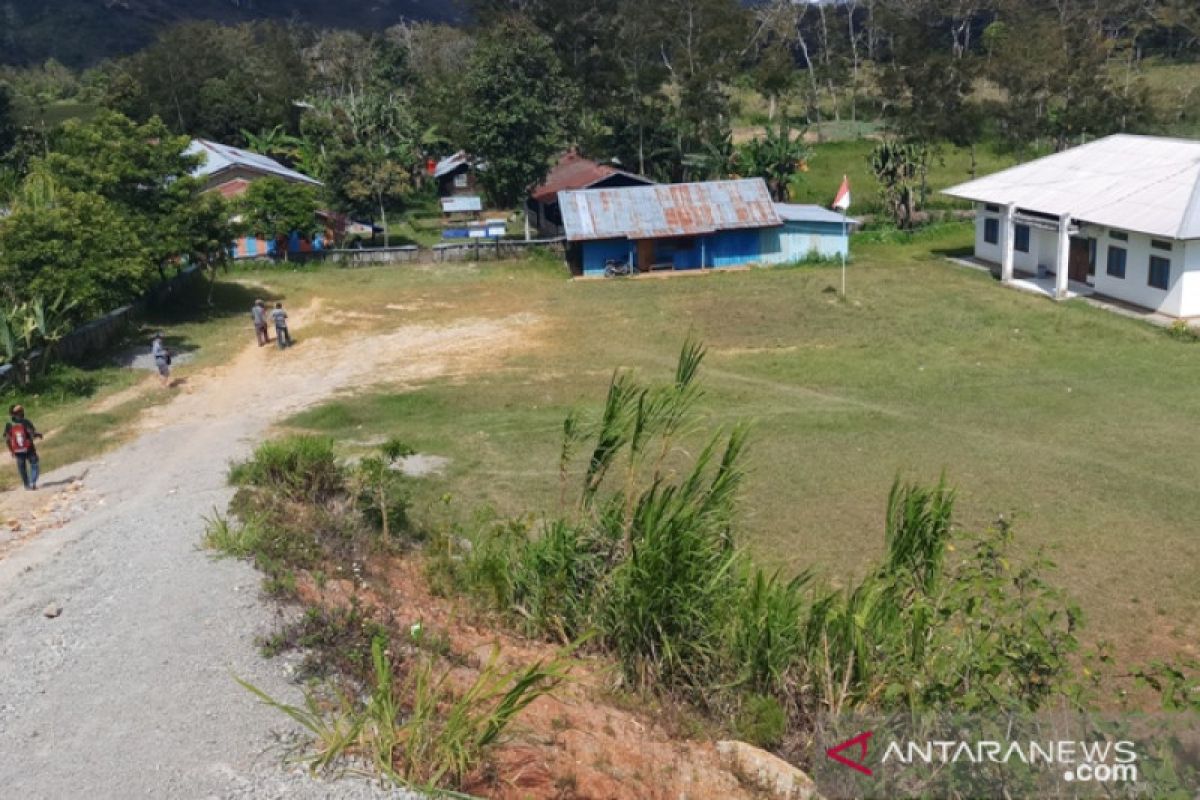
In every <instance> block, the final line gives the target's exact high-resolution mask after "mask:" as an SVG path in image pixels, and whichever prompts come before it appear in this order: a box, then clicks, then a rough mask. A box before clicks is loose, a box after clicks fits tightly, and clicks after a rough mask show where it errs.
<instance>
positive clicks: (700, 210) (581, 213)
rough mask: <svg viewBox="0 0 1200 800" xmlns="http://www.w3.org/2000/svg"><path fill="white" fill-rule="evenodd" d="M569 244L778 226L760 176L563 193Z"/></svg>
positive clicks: (773, 208) (564, 218) (560, 205)
mask: <svg viewBox="0 0 1200 800" xmlns="http://www.w3.org/2000/svg"><path fill="white" fill-rule="evenodd" d="M558 204H559V207H560V208H561V210H562V217H563V227H564V228H565V229H566V236H567V240H568V241H572V242H579V241H587V240H591V239H661V238H666V237H670V236H697V235H700V234H705V233H713V232H715V231H724V230H738V229H742V228H769V227H773V226H775V225H782V224H783V222H782V220H780V218H779V214H778V213H776V211H775V204H774V203H772V202H771V193H770V192H768V191H767V184H766V183H765V182H764V181H763V180H762V178H748V179H744V180H736V181H708V182H705V183H672V184H664V185H660V186H626V187H621V188H613V189H589V190H587V191H578V192H562V193H560V194H559V196H558Z"/></svg>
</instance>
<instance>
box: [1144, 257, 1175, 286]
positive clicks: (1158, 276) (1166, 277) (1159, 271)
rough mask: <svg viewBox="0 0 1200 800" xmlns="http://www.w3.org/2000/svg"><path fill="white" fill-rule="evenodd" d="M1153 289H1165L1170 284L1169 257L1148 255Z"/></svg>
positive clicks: (1150, 281) (1150, 282)
mask: <svg viewBox="0 0 1200 800" xmlns="http://www.w3.org/2000/svg"><path fill="white" fill-rule="evenodd" d="M1148 283H1149V284H1150V285H1151V286H1153V287H1154V288H1155V289H1162V290H1164V291H1165V290H1167V289H1168V288H1170V286H1171V259H1169V258H1163V257H1162V256H1150V280H1149V281H1148Z"/></svg>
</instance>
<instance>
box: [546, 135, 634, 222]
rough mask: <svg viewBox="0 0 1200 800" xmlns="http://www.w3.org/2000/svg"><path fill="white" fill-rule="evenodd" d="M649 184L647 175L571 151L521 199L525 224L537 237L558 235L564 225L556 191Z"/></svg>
mask: <svg viewBox="0 0 1200 800" xmlns="http://www.w3.org/2000/svg"><path fill="white" fill-rule="evenodd" d="M653 183H654V181H652V180H650V179H649V178H646V177H643V176H641V175H635V174H634V173H632V172H626V171H625V170H622V169H617V168H616V167H614V166H611V165H609V164H599V163H597V162H595V161H592V160H590V159H587V158H584V157H583V156H581V155H579V153H578V152H576V151H575V150H571V151H569V152H567V153H564V154H563V156H562V157H561V158H560V159H559V160H558V163H557V164H555V165H554V168H553V169H551V170H550V173H549V174H548V175H547V176H546V180H545V181H544V182H543V183H542V185H541V186H538V187H537V188H536V189H534V190H533V191H532V192H530V194H529V199H528V200H526V201H525V205H526V210H527V211H528V212H529V224H530V226H531V227H533V228H534V229H535V230H536V231H537V232H538V235H539V236H542V237H547V238H550V237H556V236H562V235H563V233H564V228H563V217H562V210H561V209H560V208H559V204H558V193H559V192H575V191H584V190H587V189H611V188H616V187H621V186H650V185H653Z"/></svg>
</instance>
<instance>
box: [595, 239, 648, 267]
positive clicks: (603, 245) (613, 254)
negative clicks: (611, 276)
mask: <svg viewBox="0 0 1200 800" xmlns="http://www.w3.org/2000/svg"><path fill="white" fill-rule="evenodd" d="M634 249H635V248H634V245H633V243H632V242H630V241H629V240H628V239H605V240H604V241H599V242H584V243H583V274H584V275H603V274H604V264H605V262H606V261H608V260H609V259H610V258H615V259H618V260H621V261H625V260H628V259H629V258H630V251H632V250H634Z"/></svg>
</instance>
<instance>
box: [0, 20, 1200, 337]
mask: <svg viewBox="0 0 1200 800" xmlns="http://www.w3.org/2000/svg"><path fill="white" fill-rule="evenodd" d="M472 5H473V8H472V11H473V19H474V20H475V22H474V23H473V24H472V25H471V26H469V27H450V26H445V25H436V24H429V23H420V24H406V25H401V26H397V27H393V28H390V29H388V30H386V31H379V32H376V33H370V34H365V33H355V32H349V31H335V30H314V29H311V28H305V27H303V26H300V25H294V24H293V25H282V24H278V23H266V22H258V23H251V24H244V25H239V26H235V27H225V26H221V25H217V24H215V23H206V22H192V23H186V24H183V25H179V26H177V27H174V28H171V29H168V30H166V31H164V32H163V33H162V34H161V35H160V36H159V38H158V39H157V41H155V42H154V43H153V44H151V45H150V46H148V47H147V48H145V49H144V50H142V51H140V52H137V53H135V54H133V55H130V56H128V57H125V58H121V59H118V60H114V61H110V62H106V63H104V64H101V65H99V66H97V67H95V68H93V69H91V70H88V71H87V72H84V73H75V72H72V71H71V70H69V69H66V68H65V67H62V66H61V65H58V64H54V63H48V64H46V65H42V66H41V67H37V68H33V69H21V70H18V69H13V68H3V69H0V207H4V208H6V209H8V215H7V218H6V219H5V220H4V221H3V222H2V223H0V272H3V273H4V274H5V276H6V277H8V278H9V280H6V281H5V286H6V287H7V288H6V290H5V291H7V292H8V293H9V295H10V296H9V298H8V299H9V300H10V301H11V302H23V301H28V300H30V299H32V298H33V297H34V296H35V295H36V296H39V297H44V296H47V295H53V294H54V293H55V292H56V291H58V289H60V288H62V289H63V290H64V291H66V290H67V289H68V288H69V292H70V293H71V294H72V295H76V294H78V295H79V296H78V297H77V298H73V299H75V300H76V302H75V303H74V304H73V305H72V308H73V309H75V310H74V311H73V313H74V314H78V315H83V314H85V313H91V312H93V311H101V310H107V308H105V307H106V306H111V305H113V304H119V303H120V302H122V301H124V300H127V299H129V298H130V296H131V294H132V293H133V292H137V291H141V290H142V289H143V288H144V286H145V284H146V282H147V281H151V280H153V279H154V278H155V277H156V276H157V275H159V274H160V273H161V271H162V270H163V269H165V265H168V264H169V263H177V262H178V260H179V259H180V258H183V259H191V260H194V261H198V262H200V263H204V264H208V263H211V262H215V261H219V260H220V259H221V258H222V256H221V254H222V253H223V252H225V249H224V248H222V247H216V246H215V244H214V243H215V242H218V241H221V242H228V241H229V240H230V237H231V236H232V235H233V233H235V231H233V230H232V227H231V225H232V223H229V222H228V221H226V222H225V223H223V224H219V220H220V219H221V215H222V214H226V213H228V211H229V209H227V208H222V207H221V206H220V203H219V201H217V200H214V199H210V198H202V197H201V194H200V192H199V188H198V186H196V185H195V184H194V182H191V181H189V180H187V179H186V178H187V175H188V173H189V172H190V170H191V168H192V167H193V166H194V164H191V163H189V162H188V160H187V158H186V157H185V156H183V154H182V149H183V147H182V146H183V145H184V144H186V142H187V141H188V138H189V137H202V138H208V139H213V140H217V141H220V142H224V143H227V144H232V145H241V146H248V147H250V148H252V149H254V150H257V151H260V152H264V153H266V154H268V155H271V156H273V157H276V158H278V159H280V160H282V161H283V162H285V163H287V164H289V165H292V166H295V167H296V168H297V169H299V170H301V171H303V172H305V173H307V174H309V175H312V176H313V177H316V178H318V179H320V180H321V181H322V182H323V183H324V184H325V188H324V190H323V192H324V196H322V197H320V198H316V197H308V196H305V194H304V192H303V191H302V190H296V191H291V192H288V191H285V190H283V189H281V188H280V187H278V186H274V185H271V186H268V187H265V188H263V189H260V190H258V191H257V193H256V196H255V197H254V198H252V199H253V200H254V202H255V203H257V205H256V206H254V207H253V208H250V209H243V210H242V211H243V213H242V214H241V218H242V219H243V221H245V222H248V223H249V224H250V225H252V226H253V227H255V228H256V229H257V231H256V232H260V233H263V234H264V235H273V234H274V233H277V232H278V231H279V229H280V226H284V225H287V224H293V223H295V222H296V221H297V220H299V219H303V218H306V216H311V215H310V214H309V211H310V210H311V209H312V208H314V207H315V204H316V203H317V202H318V200H319V201H320V202H321V203H322V204H324V205H325V206H326V207H328V208H331V209H334V210H337V211H342V212H346V213H350V214H353V215H356V216H362V217H369V218H371V219H376V220H379V221H380V222H383V223H385V225H384V227H385V228H386V221H387V218H388V214H389V212H394V211H397V210H402V209H404V208H405V207H406V206H407V205H409V204H411V203H413V202H414V198H418V197H421V196H424V195H427V193H428V189H429V186H430V176H429V174H428V169H427V164H428V163H429V161H430V160H432V159H436V158H439V157H442V156H445V155H447V154H449V153H453V152H455V151H457V150H459V149H463V150H466V151H468V152H470V153H471V154H472V155H473V156H474V157H476V158H477V159H479V160H480V161H481V162H484V163H486V165H487V169H486V170H484V171H482V172H481V174H480V180H481V182H482V185H483V189H484V191H485V192H486V194H487V195H488V196H489V199H490V200H491V201H492V202H493V203H495V204H497V205H498V206H502V207H511V206H513V205H516V204H517V203H519V202H520V201H521V200H522V199H523V198H524V196H525V195H526V193H527V192H528V191H529V189H530V188H531V187H533V186H535V185H537V184H538V183H539V182H540V181H541V180H542V179H544V177H545V175H546V173H547V171H548V170H549V168H550V165H551V163H552V161H553V159H554V157H555V155H556V154H557V153H559V152H561V151H562V150H564V149H565V148H567V147H575V148H577V149H578V150H579V151H580V152H581V153H583V154H584V155H587V156H589V157H592V158H595V159H597V160H602V161H605V162H609V163H614V164H619V165H621V166H622V167H624V168H625V169H628V170H631V171H636V172H639V173H642V174H645V175H648V176H651V177H653V178H656V179H659V180H665V181H682V180H703V179H711V178H718V177H724V176H728V175H758V176H761V177H763V178H765V179H766V180H767V181H768V184H769V185H770V186H771V190H772V193H773V194H774V195H775V196H776V198H777V199H787V196H788V190H789V186H791V185H792V182H793V181H794V180H795V174H796V173H797V172H798V171H800V170H802V169H803V166H804V163H805V161H806V159H807V158H808V156H809V152H808V149H807V147H806V145H805V139H804V138H803V137H801V136H800V135H799V130H800V129H802V128H805V127H806V126H807V127H808V128H809V130H810V134H809V136H808V137H807V139H808V140H812V139H814V138H816V139H819V138H820V137H821V136H822V135H823V132H824V131H825V130H826V125H825V123H828V122H830V121H835V122H840V123H851V124H853V123H860V122H864V121H871V122H882V123H883V125H884V126H885V129H886V131H887V132H889V133H890V139H889V141H888V142H885V145H886V147H881V148H880V151H879V152H877V153H876V154H875V160H876V162H877V163H876V164H875V171H876V174H877V175H879V176H880V177H881V182H883V183H884V185H885V188H886V192H887V194H888V197H889V199H888V206H889V207H890V208H892V209H893V213H894V214H895V216H896V219H897V221H898V222H900V223H902V224H903V223H905V221H906V220H910V219H911V217H912V210H913V207H914V205H915V203H916V202H917V201H916V200H915V199H914V198H915V197H917V196H918V195H919V194H920V193H921V192H922V191H923V187H922V186H921V182H922V176H923V175H924V174H925V172H926V171H927V168H928V164H929V162H930V161H931V160H932V159H935V158H936V157H937V153H938V148H939V147H942V146H943V145H945V144H947V143H949V144H953V145H957V146H962V147H974V146H975V145H976V144H977V143H980V142H985V141H987V142H991V143H999V144H1001V145H1003V146H1008V147H1014V148H1025V147H1029V146H1031V145H1032V146H1041V147H1063V146H1066V145H1068V144H1070V143H1073V142H1076V141H1078V140H1080V139H1082V138H1086V137H1092V136H1099V135H1103V134H1107V133H1110V132H1113V131H1119V130H1137V131H1147V130H1160V129H1163V128H1164V127H1165V126H1169V125H1172V124H1174V123H1178V122H1180V121H1181V120H1183V119H1185V118H1190V116H1191V115H1192V114H1194V112H1195V111H1196V108H1195V106H1196V103H1195V98H1194V96H1193V93H1192V90H1191V89H1190V88H1189V87H1187V86H1184V87H1181V88H1180V89H1178V90H1177V91H1176V93H1177V102H1174V103H1173V104H1172V105H1170V106H1169V107H1168V108H1167V109H1166V112H1165V118H1164V110H1163V108H1161V107H1155V106H1154V105H1153V104H1151V102H1150V101H1149V95H1148V90H1147V87H1146V85H1145V82H1144V80H1143V73H1144V70H1143V65H1144V64H1145V63H1146V62H1147V61H1148V60H1150V59H1154V60H1157V61H1160V62H1161V61H1164V60H1175V61H1189V60H1192V59H1194V58H1195V57H1196V55H1197V52H1198V48H1200V10H1198V9H1197V7H1196V6H1195V4H1194V3H1192V2H1190V0H1052V2H1044V0H843V1H842V2H838V3H832V4H815V5H810V4H793V3H791V2H788V1H787V0H772V1H771V2H763V3H758V4H753V5H749V6H743V5H742V4H741V3H739V2H737V0H662V2H655V3H646V2H634V0H475V1H474V2H473V4H472ZM64 100H74V101H77V102H79V103H82V104H85V105H92V106H98V107H99V108H100V109H101V112H100V115H99V116H98V117H97V118H96V119H94V120H92V121H89V122H82V123H71V124H68V125H66V126H64V127H61V128H58V127H54V126H52V125H46V124H29V119H30V109H31V108H32V109H34V110H35V111H36V110H38V109H43V110H44V109H46V108H50V107H52V106H53V105H54V104H55V103H61V102H63V101H64ZM35 116H36V115H35ZM42 119H45V117H44V116H43V117H42ZM737 128H741V129H743V130H742V131H739V134H740V135H739V137H738V142H737V144H735V137H734V133H735V129H737ZM889 182H890V183H891V186H890V188H887V187H888V186H889ZM55 225H57V226H59V227H58V228H56V229H52V228H53V226H55ZM48 243H50V244H48ZM72 248H74V249H72ZM51 267H53V269H52V268H51ZM76 271H85V272H89V277H88V279H87V280H84V281H81V282H76V281H75V280H74V279H71V278H68V277H66V276H71V275H74V274H75V272H76Z"/></svg>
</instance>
